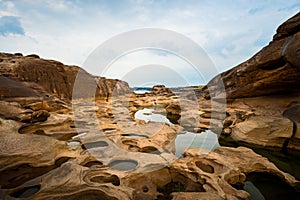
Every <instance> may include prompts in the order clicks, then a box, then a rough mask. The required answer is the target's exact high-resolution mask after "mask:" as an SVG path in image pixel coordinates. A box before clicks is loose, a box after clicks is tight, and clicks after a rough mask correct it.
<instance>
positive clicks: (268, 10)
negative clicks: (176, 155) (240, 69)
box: [0, 0, 300, 86]
mask: <svg viewBox="0 0 300 200" xmlns="http://www.w3.org/2000/svg"><path fill="white" fill-rule="evenodd" d="M299 11H300V2H299V0H289V1H284V0H281V1H279V0H264V1H261V0H228V1H224V0H215V1H212V0H161V1H154V0H127V1H125V0H124V1H119V0H114V1H112V0H85V1H84V0H82V1H80V0H73V1H71V0H35V1H31V0H15V1H7V0H0V51H1V52H8V53H16V52H21V53H23V54H24V55H27V54H38V55H39V56H40V57H42V58H46V59H54V60H58V61H60V62H62V63H64V64H68V65H78V66H83V67H84V68H85V70H87V71H88V72H90V73H92V74H95V75H100V76H106V77H109V78H119V79H123V80H125V81H128V82H129V84H130V85H131V86H147V85H153V84H159V83H162V84H164V83H165V84H166V85H168V86H177V85H199V84H204V83H206V82H207V81H208V80H209V79H211V78H212V77H213V76H215V75H216V74H217V73H220V72H223V71H225V70H228V69H230V68H232V67H234V66H236V65H238V64H239V63H241V62H243V61H245V60H247V59H249V58H250V57H251V56H252V55H254V54H255V53H256V52H257V51H259V50H260V49H261V48H263V47H264V46H266V45H267V44H268V43H269V42H270V41H271V40H272V37H273V35H274V34H275V32H276V29H277V27H278V26H279V25H280V24H281V23H283V22H284V21H286V20H287V19H288V18H290V17H292V16H293V15H295V14H296V13H297V12H299ZM145 28H152V29H156V30H159V29H164V30H169V31H172V32H174V34H173V35H174V37H170V38H171V40H170V41H171V45H170V44H169V46H173V47H175V48H173V50H174V49H175V50H176V48H177V49H179V51H180V48H184V47H182V46H181V45H182V44H181V43H176V37H175V36H176V35H177V34H178V35H182V36H184V37H186V38H188V39H189V40H191V41H193V42H195V43H196V44H197V45H198V46H199V47H201V48H202V49H203V51H204V52H205V54H206V57H205V58H203V59H204V60H205V62H204V63H205V64H203V65H206V64H207V63H208V62H209V61H211V63H212V64H213V65H211V66H210V67H206V69H201V70H207V71H210V73H205V72H203V71H201V70H200V71H201V72H200V73H198V72H199V70H198V71H197V69H196V70H195V66H193V63H191V62H189V60H188V59H185V58H186V57H184V56H182V55H179V54H178V52H176V51H175V52H174V51H169V50H170V49H168V48H167V47H166V46H164V47H165V48H164V49H147V48H139V49H135V50H134V49H132V50H131V51H127V52H123V54H122V55H119V56H118V57H117V58H115V59H113V60H112V62H111V63H110V65H109V66H96V67H95V66H94V67H90V66H88V65H86V63H87V60H88V59H90V55H91V54H93V52H95V51H96V50H97V48H98V49H99V47H100V48H101V45H102V44H104V43H106V42H107V41H116V39H115V38H118V36H120V35H121V36H122V35H126V33H127V32H130V31H134V30H139V29H145ZM158 32H159V31H158ZM171 35H172V34H171ZM150 37H151V34H148V33H147V34H145V36H144V38H143V39H144V40H147V39H148V38H150ZM137 40H138V39H137ZM127 42H128V43H135V42H136V41H135V38H134V37H131V39H130V40H128V41H127ZM123 43H126V42H122V43H120V45H121V46H122V45H123ZM169 46H168V47H169ZM106 54H110V51H106ZM102 55H103V54H101V55H98V56H102ZM193 56H194V57H195V56H197V55H196V54H195V55H193ZM199 57H201V59H202V54H201V55H200V56H199ZM94 59H95V58H94ZM96 59H97V58H96ZM96 61H97V60H96ZM99 63H101V62H100V61H99ZM99 63H98V64H99ZM99 65H100V64H99ZM97 67H98V68H97ZM104 68H105V69H106V70H103V69H104ZM196 68H197V67H196ZM212 68H214V69H213V70H212ZM151 69H153V70H151ZM145 72H148V73H145ZM152 72H153V73H152ZM202 72H203V73H202ZM162 74H164V76H162ZM169 74H170V76H168V75H169ZM203 76H204V77H203ZM134 77H138V79H136V80H135V78H134ZM175 77H179V78H178V80H180V81H181V82H178V81H177V82H176V81H174V82H173V83H172V79H173V80H174V79H175ZM143 78H144V82H143Z"/></svg>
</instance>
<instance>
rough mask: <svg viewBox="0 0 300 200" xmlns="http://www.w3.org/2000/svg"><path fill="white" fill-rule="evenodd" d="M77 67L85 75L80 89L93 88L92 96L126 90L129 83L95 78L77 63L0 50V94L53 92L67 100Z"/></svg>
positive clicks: (49, 93)
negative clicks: (69, 63) (66, 63)
mask: <svg viewBox="0 0 300 200" xmlns="http://www.w3.org/2000/svg"><path fill="white" fill-rule="evenodd" d="M79 70H80V71H81V72H82V73H84V74H85V79H83V80H82V81H83V82H82V84H81V87H82V91H86V90H87V89H88V88H89V87H93V88H95V95H96V97H109V96H111V95H112V93H113V92H115V93H116V94H125V93H127V92H130V88H129V85H128V84H127V83H126V82H124V81H120V80H115V79H106V78H104V77H95V76H92V75H90V74H88V73H87V72H85V71H84V70H82V69H81V68H80V67H77V66H67V65H64V64H62V63H60V62H58V61H54V60H46V59H40V58H39V56H37V55H28V56H22V54H8V53H0V83H1V84H0V96H1V98H7V97H28V96H49V95H56V96H57V97H58V98H60V99H65V100H70V99H71V98H72V92H73V85H74V81H75V79H76V77H77V74H78V71H79ZM84 94H85V93H82V96H81V97H84Z"/></svg>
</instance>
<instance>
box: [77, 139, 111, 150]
mask: <svg viewBox="0 0 300 200" xmlns="http://www.w3.org/2000/svg"><path fill="white" fill-rule="evenodd" d="M107 146H108V144H107V142H105V141H96V142H88V143H84V144H82V148H83V149H92V148H97V147H107Z"/></svg>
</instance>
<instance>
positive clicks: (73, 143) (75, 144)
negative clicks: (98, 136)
mask: <svg viewBox="0 0 300 200" xmlns="http://www.w3.org/2000/svg"><path fill="white" fill-rule="evenodd" d="M67 145H68V146H71V147H74V146H79V145H80V142H77V141H72V142H67Z"/></svg>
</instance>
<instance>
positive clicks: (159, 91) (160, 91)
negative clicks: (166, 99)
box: [151, 85, 174, 96]
mask: <svg viewBox="0 0 300 200" xmlns="http://www.w3.org/2000/svg"><path fill="white" fill-rule="evenodd" d="M151 93H153V94H155V95H163V96H172V95H174V93H173V92H172V90H170V89H169V88H167V87H166V86H164V85H155V86H153V87H152V89H151Z"/></svg>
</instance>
